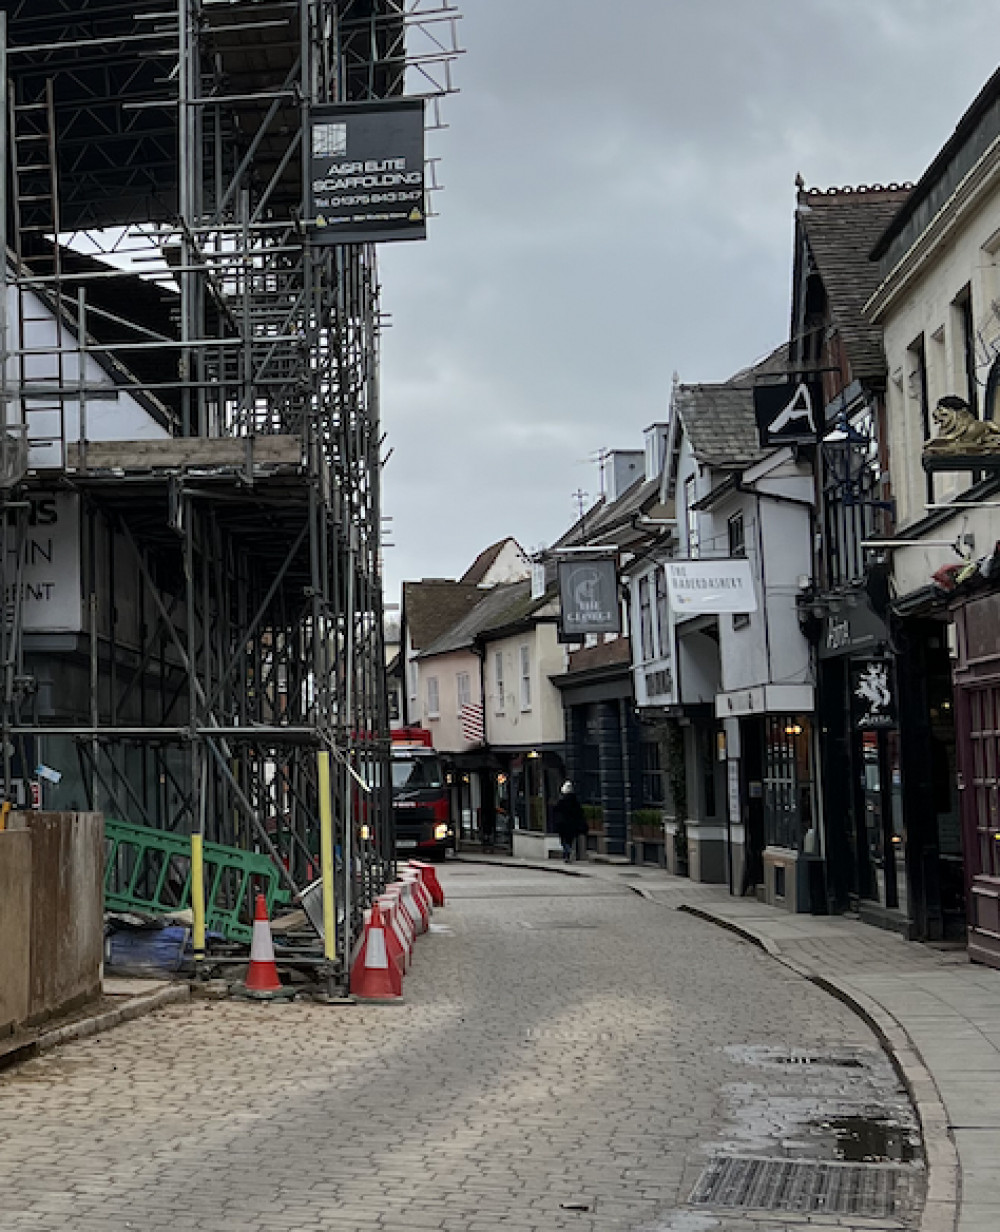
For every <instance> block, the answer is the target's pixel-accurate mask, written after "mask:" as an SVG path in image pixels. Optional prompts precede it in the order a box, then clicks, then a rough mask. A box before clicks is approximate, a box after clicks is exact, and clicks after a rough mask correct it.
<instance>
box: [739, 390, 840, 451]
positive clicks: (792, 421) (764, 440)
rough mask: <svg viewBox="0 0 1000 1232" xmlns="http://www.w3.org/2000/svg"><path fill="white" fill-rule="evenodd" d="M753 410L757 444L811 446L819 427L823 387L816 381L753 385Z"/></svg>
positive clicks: (821, 422) (818, 432) (821, 414)
mask: <svg viewBox="0 0 1000 1232" xmlns="http://www.w3.org/2000/svg"><path fill="white" fill-rule="evenodd" d="M753 409H754V415H755V417H756V419H757V434H758V436H759V438H760V443H761V445H762V446H764V447H765V448H766V447H768V446H776V445H788V444H790V443H792V442H798V443H800V444H815V443H816V441H817V440H818V439H819V435H820V429H821V428H822V426H823V386H822V385H821V384H820V382H819V381H817V380H806V379H803V380H798V381H797V380H790V381H782V383H781V384H780V385H755V386H754V391H753Z"/></svg>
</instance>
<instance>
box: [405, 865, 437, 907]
mask: <svg viewBox="0 0 1000 1232" xmlns="http://www.w3.org/2000/svg"><path fill="white" fill-rule="evenodd" d="M409 866H410V868H415V869H416V870H417V872H418V873H419V874H420V880H421V881H422V882H423V883H424V885H425V886H426V887H427V892H428V894H430V896H431V902H433V904H434V906H435V907H443V906H444V890H442V889H441V882H440V881H439V880H438V875H437V869H436V868H435V867H434V865H433V864H428V863H427V861H426V860H410V861H409Z"/></svg>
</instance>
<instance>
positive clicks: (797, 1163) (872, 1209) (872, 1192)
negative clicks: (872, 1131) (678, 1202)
mask: <svg viewBox="0 0 1000 1232" xmlns="http://www.w3.org/2000/svg"><path fill="white" fill-rule="evenodd" d="M918 1184H919V1182H918V1180H917V1174H916V1173H915V1172H914V1170H912V1169H904V1168H897V1167H893V1166H892V1165H887V1164H839V1163H819V1162H816V1161H813V1160H799V1159H760V1158H756V1159H755V1158H747V1157H744V1156H732V1155H720V1156H719V1157H718V1158H716V1159H714V1160H712V1162H711V1163H710V1164H709V1165H708V1167H707V1168H706V1169H705V1171H704V1172H703V1173H702V1174H701V1176H700V1177H699V1179H698V1183H697V1185H695V1187H694V1190H693V1191H692V1193H691V1198H690V1201H691V1203H692V1205H694V1206H716V1207H726V1208H739V1209H743V1210H758V1211H795V1212H797V1213H800V1214H805V1213H814V1214H815V1213H823V1214H828V1215H860V1216H863V1217H865V1218H868V1217H871V1218H876V1219H880V1218H881V1219H884V1218H885V1217H886V1216H889V1215H901V1214H906V1213H907V1212H908V1211H911V1210H913V1209H914V1207H915V1206H916V1203H917V1198H918Z"/></svg>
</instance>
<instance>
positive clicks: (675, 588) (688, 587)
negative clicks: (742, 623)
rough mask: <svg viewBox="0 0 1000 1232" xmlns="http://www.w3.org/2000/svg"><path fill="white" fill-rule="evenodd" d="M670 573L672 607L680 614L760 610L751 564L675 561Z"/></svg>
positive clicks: (668, 590) (746, 561) (740, 560)
mask: <svg viewBox="0 0 1000 1232" xmlns="http://www.w3.org/2000/svg"><path fill="white" fill-rule="evenodd" d="M666 570H667V594H668V595H669V596H670V606H671V607H672V608H673V610H674V611H675V612H677V613H678V614H683V615H685V616H695V615H699V614H701V613H705V614H715V613H718V612H756V610H757V596H756V595H755V594H754V589H753V577H752V575H751V573H750V562H749V561H748V560H744V559H742V558H738V559H732V560H677V561H673V560H671V561H667V564H666Z"/></svg>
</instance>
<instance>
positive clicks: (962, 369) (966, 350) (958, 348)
mask: <svg viewBox="0 0 1000 1232" xmlns="http://www.w3.org/2000/svg"><path fill="white" fill-rule="evenodd" d="M954 308H955V317H956V326H957V329H958V337H957V338H956V340H955V359H956V365H957V366H958V369H959V370H958V372H956V374H955V379H956V382H962V383H963V384H964V385H965V400H966V402H968V404H969V410H970V411H971V412H972V413H973V415H978V414H979V397H978V393H977V390H976V331H975V327H974V325H973V322H972V292H971V290H970V288H969V287H966V288H965V289H964V290H963V291H962V292H961V293H960V294H959V296H958V297H957V298H956V300H955V304H954Z"/></svg>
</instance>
